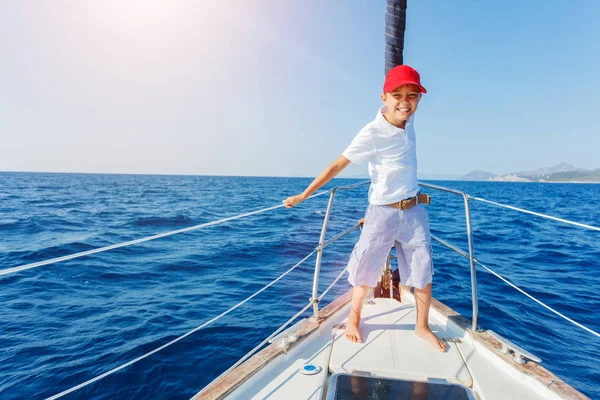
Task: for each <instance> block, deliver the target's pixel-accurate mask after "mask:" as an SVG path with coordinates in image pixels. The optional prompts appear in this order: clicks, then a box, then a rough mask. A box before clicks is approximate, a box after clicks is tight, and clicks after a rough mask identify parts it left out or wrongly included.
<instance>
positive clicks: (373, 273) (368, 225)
mask: <svg viewBox="0 0 600 400" xmlns="http://www.w3.org/2000/svg"><path fill="white" fill-rule="evenodd" d="M397 231H398V218H397V210H395V209H393V208H391V207H386V206H376V205H372V204H371V205H369V208H368V209H367V214H366V216H365V221H364V226H363V229H362V232H361V234H360V239H358V243H357V244H356V246H354V250H353V251H352V254H351V255H350V260H349V261H348V282H349V283H350V284H351V285H352V286H354V289H353V291H352V309H351V310H350V315H348V321H347V322H346V338H347V339H348V340H349V341H351V342H354V343H362V337H361V335H360V332H359V329H358V326H359V324H360V316H361V310H362V305H363V302H364V300H365V297H366V296H367V293H368V292H369V289H370V288H371V287H375V285H377V281H378V279H379V275H380V273H381V268H382V267H383V265H384V264H385V260H386V258H387V256H388V254H389V252H390V248H391V247H392V245H393V244H394V240H395V237H396V236H397Z"/></svg>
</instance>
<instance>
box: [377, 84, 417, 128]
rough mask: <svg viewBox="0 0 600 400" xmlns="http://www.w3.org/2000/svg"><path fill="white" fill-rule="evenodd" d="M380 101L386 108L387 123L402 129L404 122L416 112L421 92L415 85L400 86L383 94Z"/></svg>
mask: <svg viewBox="0 0 600 400" xmlns="http://www.w3.org/2000/svg"><path fill="white" fill-rule="evenodd" d="M381 100H383V103H384V104H385V105H386V106H387V108H388V111H387V112H386V113H385V117H386V119H387V120H388V122H389V123H390V124H392V125H396V126H398V127H401V128H403V127H404V124H405V122H406V121H407V120H408V119H409V118H410V116H411V115H413V114H414V113H415V111H417V106H418V105H419V100H421V91H420V90H419V87H418V86H417V85H402V86H400V87H398V88H396V89H394V90H393V91H391V92H387V93H383V94H382V95H381Z"/></svg>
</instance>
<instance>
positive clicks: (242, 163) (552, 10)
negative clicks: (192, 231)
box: [0, 0, 600, 177]
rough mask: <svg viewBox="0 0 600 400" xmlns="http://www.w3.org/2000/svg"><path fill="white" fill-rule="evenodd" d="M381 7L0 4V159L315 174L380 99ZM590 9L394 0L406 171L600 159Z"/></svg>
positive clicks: (59, 167) (142, 0) (599, 37)
mask: <svg viewBox="0 0 600 400" xmlns="http://www.w3.org/2000/svg"><path fill="white" fill-rule="evenodd" d="M384 20H385V1H383V0H360V1H359V0H303V1H273V0H228V1H222V0H196V1H191V0H169V1H162V0H102V1H100V0H70V1H67V0H54V1H52V2H42V1H34V0H23V1H4V2H0V60H1V61H0V143H1V144H0V171H44V172H98V173H142V174H191V175H250V176H315V175H317V174H318V173H319V172H320V171H321V170H322V169H323V168H325V167H326V166H327V165H328V164H329V163H331V162H332V161H333V160H334V159H335V158H337V157H338V156H339V155H340V154H341V153H342V151H343V150H344V149H345V148H346V147H347V146H348V144H349V143H350V142H351V140H352V139H353V137H354V136H355V135H356V134H357V133H358V131H359V130H360V129H361V128H362V127H363V126H364V125H366V124H367V123H369V122H370V121H371V120H373V118H374V117H375V115H376V112H377V110H378V108H379V106H380V104H381V100H380V98H379V95H380V93H381V87H382V84H383V79H384V51H383V49H384ZM598 20H600V2H598V1H594V0H574V1H570V2H567V1H557V0H529V1H518V0H505V1H501V2H500V1H476V0H453V1H451V2H450V1H448V2H446V1H439V0H409V1H408V11H407V31H406V37H405V38H406V42H405V51H404V60H405V63H406V64H408V65H411V66H413V67H414V68H416V69H417V70H418V71H419V72H420V74H421V79H422V83H423V85H424V86H425V87H426V88H427V90H428V93H427V94H426V95H424V97H423V99H422V101H421V103H420V105H419V110H418V111H417V114H416V116H415V128H416V135H417V143H418V144H417V151H418V160H419V176H420V177H427V176H432V175H436V176H437V175H440V174H446V175H461V174H465V173H467V172H469V171H471V170H475V169H479V170H484V171H488V172H492V173H497V174H500V173H508V172H515V171H522V170H534V169H537V168H541V167H547V166H552V165H556V164H558V163H562V162H566V163H570V164H573V165H575V166H577V167H580V168H587V169H595V168H600V157H599V152H600V129H599V128H598V117H599V115H600V111H599V110H598V108H599V107H600V95H599V92H600V77H599V74H598V71H599V70H600V67H599V66H598V65H599V64H600V24H597V23H596V22H597V21H598ZM366 170H367V166H366V163H365V164H361V165H358V166H355V165H352V166H351V167H349V168H348V169H347V170H346V171H344V174H345V176H358V175H366Z"/></svg>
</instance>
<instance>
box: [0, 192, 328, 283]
mask: <svg viewBox="0 0 600 400" xmlns="http://www.w3.org/2000/svg"><path fill="white" fill-rule="evenodd" d="M325 193H329V191H323V192H319V193H316V194H313V195H312V196H310V197H309V199H310V198H313V197H316V196H320V195H322V194H325ZM281 207H285V206H284V205H283V204H281V205H277V206H273V207H267V208H263V209H261V210H257V211H251V212H247V213H243V214H238V215H234V216H233V217H227V218H223V219H219V220H217V221H212V222H207V223H204V224H199V225H194V226H190V227H187V228H182V229H177V230H174V231H169V232H164V233H159V234H158V235H153V236H147V237H143V238H140V239H135V240H131V241H129V242H123V243H117V244H112V245H110V246H105V247H100V248H98V249H94V250H88V251H82V252H80V253H75V254H70V255H68V256H63V257H57V258H52V259H50V260H46V261H40V262H35V263H31V264H26V265H21V266H19V267H13V268H7V269H3V270H0V276H2V275H7V274H11V273H14V272H19V271H24V270H27V269H31V268H36V267H41V266H42V265H48V264H55V263H58V262H62V261H67V260H72V259H74V258H79V257H84V256H89V255H90V254H96V253H101V252H104V251H108V250H113V249H118V248H120V247H125V246H131V245H133V244H138V243H142V242H147V241H150V240H154V239H159V238H162V237H165V236H171V235H176V234H178V233H184V232H190V231H194V230H196V229H200V228H206V227H209V226H213V225H218V224H222V223H223V222H227V221H233V220H236V219H240V218H244V217H249V216H250V215H255V214H261V213H264V212H267V211H271V210H275V209H277V208H281Z"/></svg>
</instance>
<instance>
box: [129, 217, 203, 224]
mask: <svg viewBox="0 0 600 400" xmlns="http://www.w3.org/2000/svg"><path fill="white" fill-rule="evenodd" d="M193 224H194V220H193V219H192V218H190V217H188V216H187V215H184V214H179V215H177V216H175V217H171V218H168V217H140V218H138V219H136V220H135V221H133V222H132V223H131V225H133V226H187V225H193Z"/></svg>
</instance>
